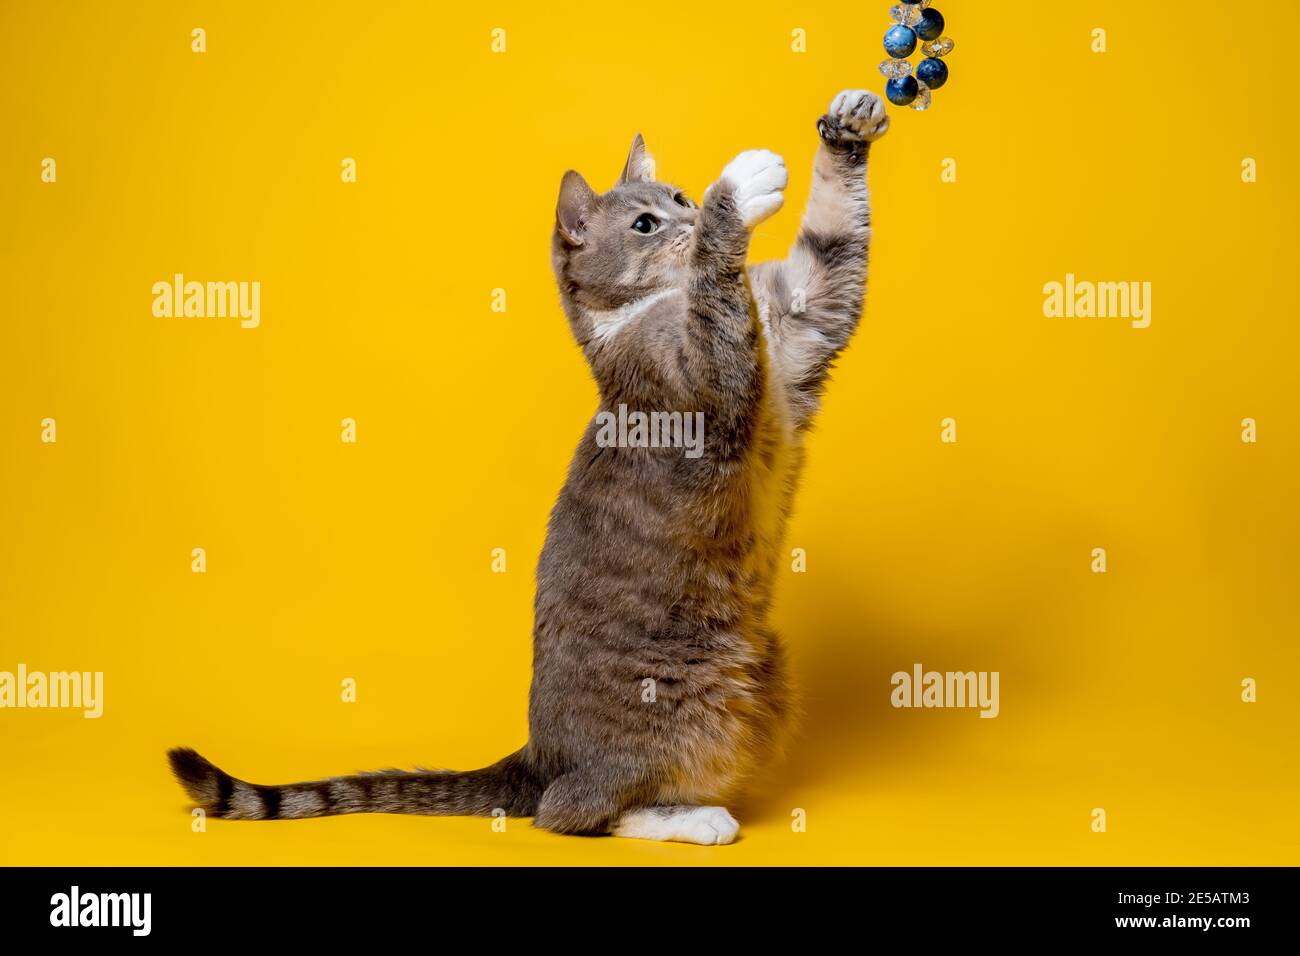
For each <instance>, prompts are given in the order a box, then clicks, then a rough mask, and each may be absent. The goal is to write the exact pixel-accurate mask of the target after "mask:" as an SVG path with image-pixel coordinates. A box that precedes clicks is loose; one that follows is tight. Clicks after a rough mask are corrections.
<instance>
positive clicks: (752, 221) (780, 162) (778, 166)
mask: <svg viewBox="0 0 1300 956" xmlns="http://www.w3.org/2000/svg"><path fill="white" fill-rule="evenodd" d="M789 178H790V177H789V176H788V175H787V174H786V171H785V160H784V159H782V158H781V157H780V156H778V155H776V153H773V152H772V151H770V150H766V149H747V150H745V152H743V153H741V154H740V155H739V156H737V157H736V158H735V159H733V160H732V161H731V162H729V163H727V168H726V169H724V170H723V171H722V181H723V182H725V183H727V184H728V185H729V186H731V190H732V196H733V197H734V198H735V201H736V208H737V209H738V210H739V211H740V218H741V220H742V221H743V222H744V223H745V228H746V229H753V228H754V227H755V226H757V225H758V224H759V223H760V222H762V221H763V220H764V219H766V218H768V217H769V216H771V215H772V214H773V213H775V212H776V211H777V210H778V209H780V208H781V204H782V203H784V202H785V184H786V182H787V181H788V180H789ZM722 812H723V813H726V812H727V811H725V810H723V811H722Z"/></svg>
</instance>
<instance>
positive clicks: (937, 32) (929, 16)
mask: <svg viewBox="0 0 1300 956" xmlns="http://www.w3.org/2000/svg"><path fill="white" fill-rule="evenodd" d="M914 29H915V30H916V35H917V36H919V37H920V38H921V39H922V40H937V39H939V37H941V36H943V14H942V13H940V12H939V11H938V10H936V9H935V8H934V7H927V8H926V9H924V10H922V11H921V19H920V20H917V21H916V26H915V27H914ZM904 55H906V54H904Z"/></svg>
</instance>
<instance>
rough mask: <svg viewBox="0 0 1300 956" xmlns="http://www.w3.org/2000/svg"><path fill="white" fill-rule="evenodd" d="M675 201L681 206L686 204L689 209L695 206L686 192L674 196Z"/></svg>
mask: <svg viewBox="0 0 1300 956" xmlns="http://www.w3.org/2000/svg"><path fill="white" fill-rule="evenodd" d="M673 202H675V203H677V205H679V206H685V207H686V208H687V209H694V208H695V203H693V202H691V201H690V200H689V199H687V198H686V194H685V193H678V194H677V195H676V196H674V197H673Z"/></svg>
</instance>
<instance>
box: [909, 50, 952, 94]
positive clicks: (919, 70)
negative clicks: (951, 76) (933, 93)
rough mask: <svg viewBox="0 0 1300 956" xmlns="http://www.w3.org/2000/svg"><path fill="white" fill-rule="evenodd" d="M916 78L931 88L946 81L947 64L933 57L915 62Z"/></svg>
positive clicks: (933, 88)
mask: <svg viewBox="0 0 1300 956" xmlns="http://www.w3.org/2000/svg"><path fill="white" fill-rule="evenodd" d="M916 78H917V79H918V80H920V81H921V82H922V83H924V84H925V85H926V86H928V87H929V88H930V89H932V90H937V89H938V88H939V87H941V86H943V85H944V84H945V83H947V82H948V64H947V63H944V62H943V60H936V59H934V58H933V57H931V58H930V59H927V60H922V61H921V62H920V63H918V64H916Z"/></svg>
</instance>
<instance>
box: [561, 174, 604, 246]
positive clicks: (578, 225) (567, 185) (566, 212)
mask: <svg viewBox="0 0 1300 956" xmlns="http://www.w3.org/2000/svg"><path fill="white" fill-rule="evenodd" d="M595 204H596V194H595V193H594V192H593V191H592V189H591V187H590V186H588V185H587V181H586V180H585V179H583V178H582V174H581V173H578V172H575V171H574V170H572V169H571V170H569V171H568V172H567V173H565V174H564V178H563V179H562V180H560V200H559V202H557V203H556V204H555V227H556V228H557V229H559V230H560V235H562V236H564V239H565V241H566V242H568V243H569V245H572V246H580V245H582V243H583V240H584V239H585V238H586V232H587V222H588V220H589V219H590V217H591V210H592V207H593V206H594V205H595Z"/></svg>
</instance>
